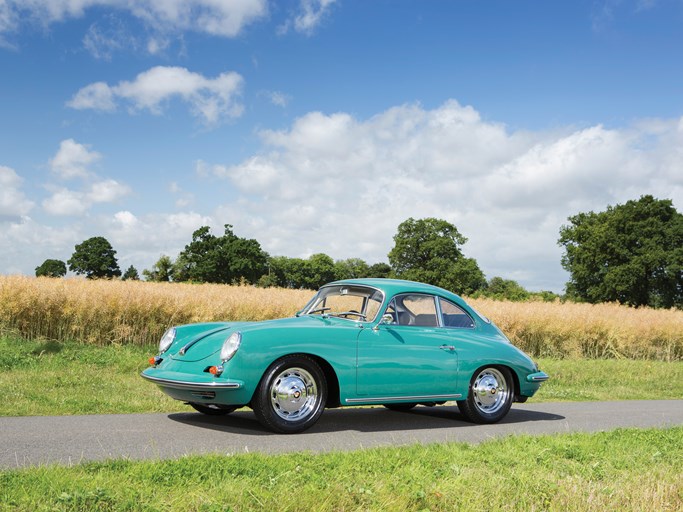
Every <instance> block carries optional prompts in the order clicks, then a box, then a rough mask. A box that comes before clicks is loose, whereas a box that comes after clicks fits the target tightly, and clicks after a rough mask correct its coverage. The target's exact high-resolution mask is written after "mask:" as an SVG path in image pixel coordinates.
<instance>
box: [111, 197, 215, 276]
mask: <svg viewBox="0 0 683 512" xmlns="http://www.w3.org/2000/svg"><path fill="white" fill-rule="evenodd" d="M214 224H215V222H214V221H213V219H212V218H211V217H208V216H205V215H201V214H199V213H196V212H180V213H172V214H168V213H154V214H148V215H141V216H136V215H135V214H133V213H132V212H130V211H127V210H124V211H120V212H117V213H116V214H115V215H114V216H113V218H110V219H104V220H102V221H101V223H100V226H101V229H102V231H103V232H104V233H105V235H106V237H107V239H108V240H109V241H110V242H111V243H112V245H113V246H114V247H115V248H117V250H118V251H119V256H120V257H121V258H125V259H126V261H130V262H132V263H133V264H135V265H137V266H138V270H140V271H141V270H142V269H143V268H151V266H152V265H153V264H154V263H155V262H156V261H157V260H158V259H159V256H160V255H161V254H166V255H168V256H170V257H171V258H173V259H175V258H176V257H177V256H178V254H179V253H180V251H181V250H183V248H184V247H185V245H186V244H188V243H189V242H190V241H191V240H192V233H193V232H194V231H195V230H196V229H197V228H199V227H200V226H213V225H214ZM128 264H130V263H126V265H128Z"/></svg>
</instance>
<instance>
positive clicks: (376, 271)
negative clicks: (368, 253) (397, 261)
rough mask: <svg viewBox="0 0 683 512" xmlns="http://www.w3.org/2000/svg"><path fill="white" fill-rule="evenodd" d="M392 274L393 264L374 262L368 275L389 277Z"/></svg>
mask: <svg viewBox="0 0 683 512" xmlns="http://www.w3.org/2000/svg"><path fill="white" fill-rule="evenodd" d="M390 275H391V266H390V265H389V264H388V263H374V264H373V265H370V267H369V268H368V273H367V277H380V278H387V277H389V276H390Z"/></svg>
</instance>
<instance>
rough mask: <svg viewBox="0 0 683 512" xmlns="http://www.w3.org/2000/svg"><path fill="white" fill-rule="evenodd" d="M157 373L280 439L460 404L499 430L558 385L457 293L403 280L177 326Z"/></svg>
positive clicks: (165, 384) (212, 410)
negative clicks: (356, 417)
mask: <svg viewBox="0 0 683 512" xmlns="http://www.w3.org/2000/svg"><path fill="white" fill-rule="evenodd" d="M150 364H151V367H150V368H147V369H146V370H145V371H143V372H142V377H143V378H145V379H147V380H149V381H150V382H153V383H154V384H156V385H157V386H159V387H160V388H161V390H162V391H163V392H164V393H166V394H167V395H169V396H170V397H172V398H175V399H176V400H182V401H183V402H186V403H188V404H189V405H191V406H192V407H194V408H195V409H196V410H197V411H199V412H201V413H204V414H210V415H223V414H229V413H230V412H232V411H234V410H235V409H238V408H240V407H244V406H249V407H251V408H252V409H253V411H254V413H255V414H256V417H257V418H258V420H259V421H260V422H261V423H262V424H263V425H264V426H265V427H267V428H268V429H270V430H273V431H275V432H280V433H295V432H301V431H303V430H305V429H307V428H309V427H311V426H312V425H313V424H314V423H315V422H316V421H317V420H318V418H319V417H320V415H321V414H322V413H323V410H324V409H325V408H326V407H339V406H349V405H371V404H382V405H384V406H385V407H387V408H389V409H394V410H400V411H404V410H408V409H410V408H412V407H415V406H416V405H418V404H423V405H430V406H431V405H439V404H443V403H445V402H447V401H452V400H455V401H456V403H457V404H458V408H459V409H460V411H461V412H462V413H463V415H464V416H465V417H466V418H468V419H469V420H470V421H473V422H476V423H494V422H496V421H499V420H500V419H501V418H503V417H504V416H505V415H506V414H507V412H508V411H509V410H510V406H511V405H512V402H524V401H526V400H527V398H528V397H531V396H533V395H534V393H536V391H537V390H538V388H539V387H540V385H541V382H543V381H545V380H547V379H548V375H546V374H545V373H544V372H542V371H540V370H539V369H538V366H536V364H535V363H534V362H533V361H532V360H531V359H530V358H529V356H527V355H526V354H525V353H524V352H522V351H521V350H519V349H518V348H517V347H515V346H514V345H512V344H511V343H510V341H509V340H508V339H507V338H506V337H505V335H504V334H503V333H502V332H501V331H500V330H499V329H498V328H497V327H496V326H495V325H494V324H493V323H492V322H491V321H490V320H489V319H488V318H486V317H485V316H482V315H481V314H479V313H478V312H477V311H475V310H474V309H473V308H472V307H470V306H468V305H467V303H465V301H464V300H463V299H461V298H460V297H459V296H458V295H455V294H453V293H451V292H449V291H447V290H444V289H441V288H437V287H435V286H431V285H426V284H422V283H415V282H410V281H401V280H393V279H348V280H343V281H335V282H333V283H330V284H327V285H325V286H323V287H321V288H320V290H319V291H318V293H316V294H315V296H314V297H313V298H312V299H311V300H310V301H309V302H308V304H306V305H305V306H304V308H303V309H302V310H301V311H299V312H298V313H297V314H296V316H295V317H293V318H283V319H280V320H268V321H264V322H218V323H201V324H191V325H183V326H179V327H173V328H171V329H169V330H168V331H167V332H166V333H165V334H164V336H163V337H162V339H161V341H160V343H159V354H158V355H157V356H155V357H152V358H150Z"/></svg>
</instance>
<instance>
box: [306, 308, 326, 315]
mask: <svg viewBox="0 0 683 512" xmlns="http://www.w3.org/2000/svg"><path fill="white" fill-rule="evenodd" d="M330 309H332V308H318V309H313V310H311V311H309V312H308V313H306V314H307V315H312V314H313V313H324V312H325V311H329V310H330Z"/></svg>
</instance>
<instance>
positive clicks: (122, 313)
mask: <svg viewBox="0 0 683 512" xmlns="http://www.w3.org/2000/svg"><path fill="white" fill-rule="evenodd" d="M312 294H313V292H312V291H310V290H285V289H277V288H267V289H263V288H255V287H251V286H227V285H213V284H201V285H198V284H184V283H146V282H139V281H88V280H85V279H50V278H33V277H25V276H0V330H2V331H5V332H14V333H17V334H19V335H20V336H22V337H25V338H28V339H35V338H46V339H53V340H57V341H62V340H77V341H80V342H84V343H93V344H99V345H105V344H123V343H134V344H139V345H144V344H149V343H156V341H157V340H158V339H159V338H160V337H161V335H162V334H163V332H164V330H165V329H167V328H168V327H169V326H172V325H180V324H185V323H192V322H203V321H234V320H266V319H270V318H280V317H285V316H291V315H293V314H294V313H295V312H296V311H297V310H298V309H300V308H301V307H302V306H303V305H304V304H305V303H306V302H307V301H308V299H309V298H310V297H311V296H312ZM468 302H469V303H470V304H471V305H473V306H474V307H475V308H476V309H477V310H478V311H480V312H481V313H483V314H485V315H487V316H489V317H490V318H491V319H492V320H493V321H494V322H495V323H496V324H497V325H498V327H500V328H501V330H502V331H503V332H504V333H505V334H506V335H507V336H508V337H509V338H510V340H511V341H512V342H513V343H514V344H515V345H517V346H518V347H520V348H522V349H523V350H525V351H526V352H528V353H529V354H532V355H535V356H547V357H572V358H577V357H587V358H630V359H658V360H663V361H676V360H683V311H680V310H654V309H649V308H640V309H634V308H629V307H626V306H620V305H616V304H597V305H591V304H573V303H560V302H553V303H548V302H506V301H494V300H490V299H471V300H469V301H468Z"/></svg>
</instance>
